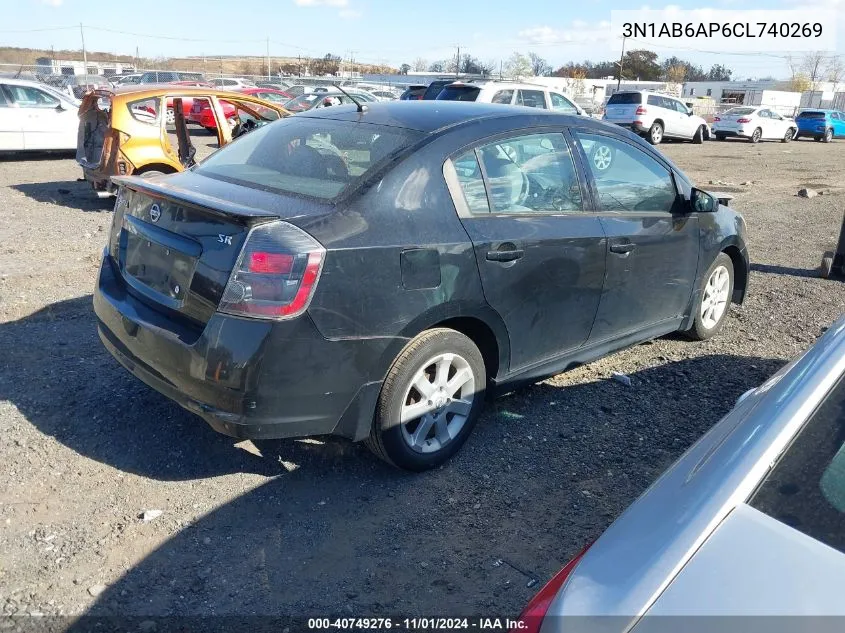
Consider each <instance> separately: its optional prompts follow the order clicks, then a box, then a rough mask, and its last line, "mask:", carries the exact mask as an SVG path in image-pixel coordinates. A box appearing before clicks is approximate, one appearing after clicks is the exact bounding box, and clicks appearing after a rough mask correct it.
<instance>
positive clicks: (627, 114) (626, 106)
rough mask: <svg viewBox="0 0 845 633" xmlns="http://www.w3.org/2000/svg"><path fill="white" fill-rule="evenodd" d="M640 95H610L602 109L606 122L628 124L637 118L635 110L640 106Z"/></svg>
mask: <svg viewBox="0 0 845 633" xmlns="http://www.w3.org/2000/svg"><path fill="white" fill-rule="evenodd" d="M642 100H643V98H642V95H641V94H640V93H638V92H631V93H627V92H625V93H619V94H615V95H612V96H611V97H610V99H609V100H608V102H607V105H606V106H605V109H604V116H605V118H606V119H607V120H608V121H617V122H626V123H629V122H631V121H633V120H634V119H636V118H637V108H639V107H640V106H641V105H642Z"/></svg>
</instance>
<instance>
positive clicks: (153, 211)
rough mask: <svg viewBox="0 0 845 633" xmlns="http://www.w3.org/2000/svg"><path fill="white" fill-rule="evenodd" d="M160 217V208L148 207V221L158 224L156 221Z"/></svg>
mask: <svg viewBox="0 0 845 633" xmlns="http://www.w3.org/2000/svg"><path fill="white" fill-rule="evenodd" d="M160 217H161V208H159V206H158V205H157V204H154V205H153V206H151V207H150V220H152V221H153V222H158V219H159V218H160Z"/></svg>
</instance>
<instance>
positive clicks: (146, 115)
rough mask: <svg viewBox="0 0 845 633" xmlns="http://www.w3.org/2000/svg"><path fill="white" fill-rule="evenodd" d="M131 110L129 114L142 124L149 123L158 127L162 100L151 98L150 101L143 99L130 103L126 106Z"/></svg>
mask: <svg viewBox="0 0 845 633" xmlns="http://www.w3.org/2000/svg"><path fill="white" fill-rule="evenodd" d="M126 107H127V108H129V114H131V115H132V118H133V119H135V120H136V121H140V122H141V123H149V124H150V125H158V113H159V109H160V107H161V106H160V99H159V98H158V97H151V98H149V99H141V100H139V101H130V102H129V103H127V104H126Z"/></svg>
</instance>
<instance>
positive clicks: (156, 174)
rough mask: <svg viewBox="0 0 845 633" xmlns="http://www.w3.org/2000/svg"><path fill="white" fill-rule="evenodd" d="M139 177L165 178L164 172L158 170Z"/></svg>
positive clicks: (152, 170) (146, 172) (151, 170)
mask: <svg viewBox="0 0 845 633" xmlns="http://www.w3.org/2000/svg"><path fill="white" fill-rule="evenodd" d="M138 175H139V176H141V178H155V177H156V176H164V172H163V171H158V170H156V169H150V170H149V171H145V172H144V173H142V174H138Z"/></svg>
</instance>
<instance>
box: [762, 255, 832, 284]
mask: <svg viewBox="0 0 845 633" xmlns="http://www.w3.org/2000/svg"><path fill="white" fill-rule="evenodd" d="M819 259H821V254H819ZM751 270H752V271H753V272H755V273H766V274H768V275H790V276H792V277H812V278H817V277H820V276H821V274H820V273H819V269H818V268H813V269H809V270H808V269H806V268H793V267H792V266H773V265H770V264H751Z"/></svg>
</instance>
